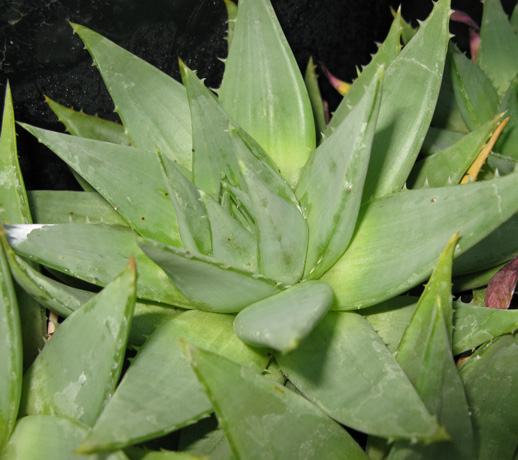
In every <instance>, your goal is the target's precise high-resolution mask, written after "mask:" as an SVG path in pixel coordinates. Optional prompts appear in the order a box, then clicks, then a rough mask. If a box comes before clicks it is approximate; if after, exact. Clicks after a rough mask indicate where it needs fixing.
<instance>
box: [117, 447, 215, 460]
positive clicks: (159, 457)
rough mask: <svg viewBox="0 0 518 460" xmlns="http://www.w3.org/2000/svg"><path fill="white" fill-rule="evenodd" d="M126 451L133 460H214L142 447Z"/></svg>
mask: <svg viewBox="0 0 518 460" xmlns="http://www.w3.org/2000/svg"><path fill="white" fill-rule="evenodd" d="M124 451H125V452H126V454H128V455H129V456H130V457H131V460H213V459H209V457H208V456H206V455H202V456H198V455H191V454H187V453H185V452H175V451H172V450H165V449H160V451H157V450H149V449H146V448H142V447H128V448H126V449H124Z"/></svg>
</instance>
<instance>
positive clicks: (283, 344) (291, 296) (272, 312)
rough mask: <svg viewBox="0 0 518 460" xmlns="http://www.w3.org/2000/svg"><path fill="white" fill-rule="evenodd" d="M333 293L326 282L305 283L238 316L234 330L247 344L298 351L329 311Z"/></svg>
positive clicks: (265, 300) (255, 304)
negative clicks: (296, 349)
mask: <svg viewBox="0 0 518 460" xmlns="http://www.w3.org/2000/svg"><path fill="white" fill-rule="evenodd" d="M332 303H333V291H332V289H331V288H330V287H329V286H328V285H327V284H326V283H323V282H322V281H304V282H302V283H300V284H295V285H294V286H291V287H289V288H288V289H286V290H284V291H282V292H280V293H279V294H276V295H273V296H272V297H268V298H266V299H263V300H260V301H259V302H256V303H253V304H252V305H249V306H248V307H246V308H245V309H244V310H241V312H239V313H238V315H237V316H236V319H235V321H234V330H235V331H236V334H237V335H238V337H239V338H240V339H241V340H243V341H244V342H245V343H248V344H249V345H252V346H256V347H269V348H273V349H274V350H277V351H280V352H281V353H287V352H289V351H291V350H294V349H295V348H297V347H298V345H299V343H300V342H301V341H302V340H304V339H305V338H306V336H307V335H309V333H310V332H311V331H312V330H313V328H314V326H315V324H316V323H318V321H320V320H321V319H322V318H323V316H324V315H325V314H326V313H327V311H328V310H329V307H330V306H331V304H332Z"/></svg>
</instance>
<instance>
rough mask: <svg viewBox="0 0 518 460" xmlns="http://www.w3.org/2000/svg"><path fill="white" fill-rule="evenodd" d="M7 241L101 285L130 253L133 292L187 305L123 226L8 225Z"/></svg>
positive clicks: (46, 262) (31, 255)
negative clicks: (134, 267) (134, 279)
mask: <svg viewBox="0 0 518 460" xmlns="http://www.w3.org/2000/svg"><path fill="white" fill-rule="evenodd" d="M6 235H7V239H8V242H9V244H10V245H11V246H12V247H13V248H14V249H15V251H17V252H19V253H20V254H22V255H24V256H26V257H29V258H30V259H32V260H35V261H37V262H39V263H42V264H43V265H47V266H49V267H51V268H54V269H56V270H60V271H62V272H64V273H65V274H68V275H72V276H74V277H77V278H80V279H82V280H85V281H88V282H89V283H93V284H97V285H101V286H105V285H106V284H108V283H109V282H110V281H111V280H112V279H113V278H114V277H115V276H117V274H118V273H120V272H121V270H123V268H124V267H125V266H126V265H127V263H128V260H129V258H130V256H131V255H132V254H133V255H134V257H135V259H136V261H137V265H138V268H139V282H138V287H137V296H138V297H139V298H141V299H148V300H153V301H156V302H163V303H166V304H169V305H178V306H182V307H187V308H189V307H190V306H191V303H190V301H189V300H187V299H186V298H185V296H184V295H183V294H182V293H181V292H180V291H179V290H178V289H177V288H176V286H175V285H174V284H173V283H172V282H171V280H170V279H169V278H168V277H167V275H166V274H165V273H164V272H163V271H162V270H161V269H160V267H158V266H157V265H156V264H154V263H153V262H151V261H150V260H149V258H148V257H146V255H145V254H143V252H142V251H141V250H140V248H139V247H138V246H137V244H136V243H135V233H133V232H132V231H131V230H130V229H129V228H127V227H121V226H117V225H105V224H83V225H81V224H56V225H39V224H38V225H34V226H29V225H28V226H10V227H6Z"/></svg>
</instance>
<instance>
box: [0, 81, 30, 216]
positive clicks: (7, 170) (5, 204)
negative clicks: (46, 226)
mask: <svg viewBox="0 0 518 460" xmlns="http://www.w3.org/2000/svg"><path fill="white" fill-rule="evenodd" d="M0 178H1V180H0V183H1V184H2V187H1V188H0V219H1V223H2V224H9V223H10V224H30V223H31V222H32V221H31V214H30V211H29V201H28V199H27V192H26V191H25V186H24V183H23V178H22V173H21V171H20V165H19V163H18V153H17V148H16V130H15V124H14V110H13V100H12V96H11V88H10V86H9V84H7V89H6V92H5V101H4V113H3V118H2V135H1V136H0Z"/></svg>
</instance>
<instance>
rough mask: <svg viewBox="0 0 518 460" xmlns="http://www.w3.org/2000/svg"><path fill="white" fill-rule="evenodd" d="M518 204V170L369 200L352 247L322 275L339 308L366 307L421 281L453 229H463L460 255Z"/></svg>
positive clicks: (514, 211)
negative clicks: (464, 183) (475, 180)
mask: <svg viewBox="0 0 518 460" xmlns="http://www.w3.org/2000/svg"><path fill="white" fill-rule="evenodd" d="M517 210H518V174H511V175H508V176H505V177H502V178H499V179H495V180H491V181H483V182H480V183H472V184H467V185H458V186H456V187H442V188H435V189H421V190H408V191H404V192H401V193H397V194H394V195H392V196H388V197H384V198H380V199H377V200H373V201H371V202H369V203H365V204H364V205H363V206H362V207H361V208H360V214H359V217H358V222H359V223H358V227H357V229H356V234H355V236H354V237H353V240H352V242H351V244H350V246H349V248H348V249H347V251H346V253H345V254H344V255H343V256H342V257H341V258H340V259H339V260H338V262H337V263H336V264H335V265H334V266H333V267H332V268H331V269H330V270H329V271H328V272H327V273H326V274H324V276H323V277H322V280H323V281H325V282H327V283H328V284H329V285H330V286H331V287H332V288H333V291H334V293H335V297H336V306H335V307H333V308H336V309H353V308H361V307H366V306H369V305H373V304H375V303H378V302H380V301H382V300H384V299H388V298H390V297H394V296H395V295H397V294H400V293H402V292H404V291H406V290H408V289H409V288H411V287H413V286H416V285H417V284H418V283H420V282H421V281H423V280H424V279H426V277H427V276H429V275H430V273H431V271H432V268H433V265H434V262H435V260H436V257H437V254H438V253H440V251H441V250H442V248H443V247H444V246H445V245H446V242H447V241H448V239H449V238H450V237H451V235H452V234H454V233H456V232H457V231H460V232H461V235H463V236H462V238H461V239H460V240H459V245H458V252H456V255H460V254H462V253H464V252H466V251H467V250H468V249H470V248H471V247H473V246H474V245H475V244H476V243H478V242H479V241H480V240H481V239H482V238H484V237H486V236H487V235H488V234H490V233H491V232H492V231H493V230H494V229H495V228H497V227H498V226H499V225H501V224H502V223H503V222H505V221H506V220H507V219H509V218H510V217H511V216H512V215H513V214H515V213H516V211H517ZM474 268H475V269H476V268H478V267H477V266H475V267H474Z"/></svg>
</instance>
